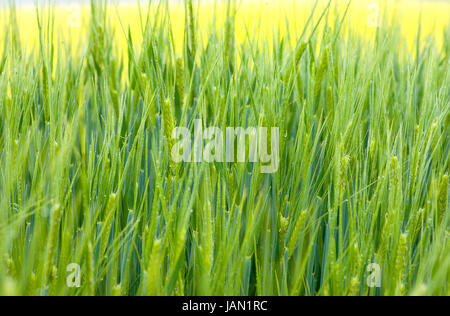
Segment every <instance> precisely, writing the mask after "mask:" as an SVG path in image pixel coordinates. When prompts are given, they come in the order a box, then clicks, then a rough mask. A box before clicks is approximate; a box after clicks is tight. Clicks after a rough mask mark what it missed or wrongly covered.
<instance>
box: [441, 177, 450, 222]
mask: <svg viewBox="0 0 450 316" xmlns="http://www.w3.org/2000/svg"><path fill="white" fill-rule="evenodd" d="M448 182H449V181H448V174H447V173H446V174H445V175H444V176H442V180H441V183H440V185H439V191H438V223H439V224H440V223H442V221H443V220H444V217H445V211H446V209H447V203H448Z"/></svg>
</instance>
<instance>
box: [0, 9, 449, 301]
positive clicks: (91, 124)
mask: <svg viewBox="0 0 450 316" xmlns="http://www.w3.org/2000/svg"><path fill="white" fill-rule="evenodd" d="M168 6H169V4H168V3H167V2H158V3H155V4H152V8H153V9H152V10H149V11H148V12H142V16H141V17H140V18H141V19H142V21H143V28H142V38H143V40H142V42H140V43H136V40H133V35H132V34H131V32H127V30H126V26H124V27H123V28H121V29H115V30H113V28H112V26H111V25H110V23H109V22H108V21H109V15H110V14H114V9H113V7H111V6H108V5H107V4H106V3H105V2H104V1H92V2H91V19H90V22H89V23H90V27H89V30H88V34H86V37H85V40H84V45H83V46H82V47H81V49H79V50H77V49H75V47H72V46H71V43H70V42H68V43H64V44H63V45H56V42H57V40H56V35H55V30H54V27H53V23H52V21H53V20H52V7H51V6H50V7H48V8H47V10H48V11H46V12H47V13H48V14H46V15H44V13H43V9H42V8H41V9H40V10H39V9H37V11H36V19H37V20H38V21H39V47H37V48H35V49H32V50H31V51H30V50H27V48H26V43H22V42H21V40H20V31H21V26H20V25H18V23H17V21H16V19H15V12H16V10H17V8H15V7H14V5H11V6H10V8H9V10H10V14H9V19H8V20H7V21H3V23H4V24H5V25H3V26H2V27H4V28H5V30H6V37H5V41H4V42H3V43H1V44H0V45H2V51H0V74H1V76H0V294H3V295H14V294H18V295H411V294H431V295H449V294H450V273H449V270H450V235H449V234H450V215H449V202H448V194H449V189H448V184H449V179H448V170H449V158H448V152H449V126H450V113H449V107H450V67H449V66H450V31H449V30H447V31H446V33H445V34H446V36H445V40H444V45H443V47H438V46H437V45H436V44H435V42H434V39H433V38H429V39H427V40H426V41H425V40H423V39H422V38H421V37H420V32H418V37H417V47H416V48H415V49H414V50H411V49H410V48H408V47H406V44H405V41H404V40H403V39H402V38H401V36H400V32H399V28H398V26H397V25H395V24H393V23H390V24H383V23H382V24H381V25H380V27H379V29H378V31H377V34H376V36H375V37H374V38H373V39H370V40H366V39H362V38H360V37H358V36H356V35H354V33H353V32H352V30H350V29H346V28H345V27H343V26H342V25H343V24H342V23H343V21H344V19H345V15H341V16H340V17H339V18H335V19H330V18H329V17H328V12H329V11H330V10H333V6H332V5H328V6H327V7H326V8H325V9H324V11H323V12H321V14H320V18H319V19H316V18H313V14H311V18H310V19H309V20H308V21H305V24H304V31H303V32H302V34H301V35H300V36H299V37H298V38H295V39H294V40H295V42H297V43H298V44H297V45H295V46H294V47H292V46H291V45H289V44H288V42H289V40H292V38H289V34H287V36H286V37H285V38H281V37H277V36H274V39H273V40H272V41H271V42H269V41H267V40H264V39H262V40H261V39H259V40H256V39H255V38H253V37H252V34H251V32H249V35H248V39H247V41H245V42H244V43H239V45H238V43H236V42H235V40H234V13H235V10H236V6H235V4H234V3H233V2H232V1H229V8H228V10H227V14H228V17H227V19H226V23H225V25H215V26H213V27H211V28H208V29H207V28H201V27H200V26H199V24H198V21H197V19H196V8H197V4H196V3H194V4H193V3H192V1H187V2H186V28H185V44H184V46H183V48H182V49H181V50H179V51H181V54H180V53H179V51H178V52H177V50H176V49H175V44H174V42H173V34H171V27H170V25H171V23H173V21H171V18H170V14H169V10H168ZM314 8H315V9H316V10H317V8H316V7H314ZM44 16H45V17H44ZM113 31H116V32H123V33H124V34H125V36H126V37H127V43H128V54H127V56H121V55H120V54H119V53H118V50H117V49H116V46H115V42H114V40H113V38H114V37H113ZM205 33H206V36H204V35H205ZM204 38H206V39H207V40H206V41H205V40H204ZM412 51H413V52H412ZM199 118H200V119H202V122H203V124H204V125H205V126H219V127H234V126H242V127H246V126H268V127H272V126H276V127H278V128H279V129H280V142H279V155H280V166H279V169H278V171H277V172H275V173H272V174H264V173H261V172H260V168H261V164H260V163H205V162H200V163H174V162H173V161H172V160H171V159H170V150H171V146H173V143H174V139H172V138H171V130H172V129H173V128H174V127H175V126H186V127H188V128H193V122H194V120H196V119H199ZM374 267H379V269H375V268H374ZM374 273H375V274H376V275H374Z"/></svg>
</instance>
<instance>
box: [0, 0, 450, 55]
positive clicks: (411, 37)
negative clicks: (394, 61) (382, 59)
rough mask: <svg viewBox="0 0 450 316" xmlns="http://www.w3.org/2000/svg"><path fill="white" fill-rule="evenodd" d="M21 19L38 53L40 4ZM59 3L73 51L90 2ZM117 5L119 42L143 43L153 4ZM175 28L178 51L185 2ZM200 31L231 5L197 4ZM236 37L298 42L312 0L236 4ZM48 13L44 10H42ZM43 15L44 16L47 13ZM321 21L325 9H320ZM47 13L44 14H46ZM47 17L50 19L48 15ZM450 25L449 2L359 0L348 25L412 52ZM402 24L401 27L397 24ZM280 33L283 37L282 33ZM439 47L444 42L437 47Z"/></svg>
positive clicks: (60, 27) (63, 36) (62, 32)
mask: <svg viewBox="0 0 450 316" xmlns="http://www.w3.org/2000/svg"><path fill="white" fill-rule="evenodd" d="M2 2H3V5H2V8H1V9H0V17H1V19H0V20H1V21H2V22H0V30H1V32H0V38H1V37H3V36H5V34H6V32H5V31H4V30H2V28H5V27H6V25H7V23H8V21H9V16H10V14H9V12H8V3H9V2H10V0H2ZM38 2H39V3H44V4H45V3H49V0H39V1H38ZM150 2H151V3H152V4H151V7H152V9H153V10H156V8H157V4H158V3H159V1H150ZM16 3H17V4H18V6H17V18H18V25H19V26H20V33H21V37H22V39H23V40H24V42H25V43H27V44H28V45H27V49H28V50H29V51H30V50H33V48H34V47H35V45H36V44H37V42H38V36H37V23H36V9H35V3H36V0H17V1H16ZM50 3H57V4H58V5H57V6H56V9H55V10H54V13H55V14H54V16H55V21H54V22H55V26H56V27H55V30H56V32H57V34H55V39H58V42H59V43H65V42H67V41H71V43H72V44H75V45H73V46H74V47H75V46H77V45H76V43H78V41H79V39H81V38H83V37H85V34H86V32H87V26H88V22H89V6H88V5H87V4H88V3H89V0H50ZM110 3H113V4H114V5H113V6H111V8H110V17H111V22H112V25H113V27H114V29H115V33H116V36H117V40H118V41H117V43H118V46H119V47H121V49H122V50H123V49H125V46H126V44H125V41H124V39H125V36H124V34H125V33H126V32H128V28H130V30H131V34H133V36H134V37H135V39H136V42H139V37H140V34H141V33H142V32H141V29H142V21H143V20H144V19H145V15H146V14H145V13H146V12H147V7H148V3H149V1H147V0H140V1H138V0H111V1H110ZM169 3H170V5H169V6H170V13H171V14H170V17H171V24H172V25H171V27H172V30H173V35H174V40H175V44H176V46H177V50H179V49H180V47H181V46H182V41H183V38H184V16H185V11H184V4H183V1H181V0H169ZM196 3H197V4H199V3H200V5H197V6H196V10H197V11H198V15H197V16H199V17H200V18H199V21H198V23H199V24H200V29H201V30H202V31H203V32H204V34H203V36H204V38H205V36H206V34H207V33H208V29H210V27H211V25H212V21H213V19H215V21H216V27H221V26H222V25H223V21H224V16H225V12H226V9H225V6H226V1H220V0H219V1H213V0H200V1H197V2H196ZM236 3H237V12H236V26H235V27H236V36H237V40H238V42H242V41H245V39H246V38H248V37H259V38H265V39H271V38H272V36H273V34H274V32H276V33H277V34H279V35H281V36H284V37H287V38H288V40H289V41H290V42H291V43H293V42H295V39H296V38H297V37H298V35H299V34H300V32H301V31H302V27H303V24H304V23H305V21H306V19H307V17H308V16H309V14H310V12H311V9H312V6H313V5H314V1H313V0H264V1H261V0H237V1H236ZM327 3H328V1H326V0H322V1H319V7H325V6H326V5H327ZM347 3H348V1H345V0H341V1H339V0H333V1H332V4H331V7H332V8H333V9H332V10H331V11H330V16H328V18H329V20H330V21H332V20H333V16H332V15H335V14H336V12H338V13H339V14H342V13H343V12H344V11H345V8H346V6H347ZM42 12H45V10H42ZM42 12H41V13H42ZM316 12H317V16H316V18H318V15H319V14H320V12H321V10H316ZM42 14H44V13H42ZM44 15H45V14H44ZM448 21H450V1H447V0H437V1H436V0H434V1H430V0H381V1H374V0H354V1H352V2H351V5H350V8H349V11H348V15H347V18H346V25H347V26H349V28H350V29H351V30H353V31H354V32H356V33H358V34H361V35H363V36H365V37H368V38H370V37H371V36H373V34H375V32H376V30H377V28H378V27H380V26H382V25H380V24H382V23H396V24H398V25H399V26H400V27H401V29H402V34H404V36H405V39H406V40H407V41H408V43H409V44H410V46H411V47H413V46H414V45H415V43H416V39H417V31H418V25H419V23H420V24H421V40H425V39H426V37H427V36H428V35H433V37H434V38H436V40H437V41H439V42H441V41H442V38H443V35H444V30H445V27H446V26H447V24H448ZM397 22H398V23H397ZM278 32H279V33H278ZM438 44H439V43H438Z"/></svg>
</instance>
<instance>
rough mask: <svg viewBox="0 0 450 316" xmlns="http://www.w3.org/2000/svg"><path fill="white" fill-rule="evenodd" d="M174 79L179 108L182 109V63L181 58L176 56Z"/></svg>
mask: <svg viewBox="0 0 450 316" xmlns="http://www.w3.org/2000/svg"><path fill="white" fill-rule="evenodd" d="M176 77H177V79H176V81H177V83H176V84H177V92H178V98H179V106H180V107H182V106H183V104H184V61H183V57H182V56H177V59H176Z"/></svg>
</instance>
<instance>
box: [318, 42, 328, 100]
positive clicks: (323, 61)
mask: <svg viewBox="0 0 450 316" xmlns="http://www.w3.org/2000/svg"><path fill="white" fill-rule="evenodd" d="M329 55H330V45H327V46H326V47H325V50H324V51H323V52H322V56H321V58H320V62H319V66H318V67H317V71H316V76H315V80H314V99H317V97H318V96H319V93H320V90H321V88H322V81H323V78H324V76H325V72H326V71H327V68H328V58H329Z"/></svg>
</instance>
